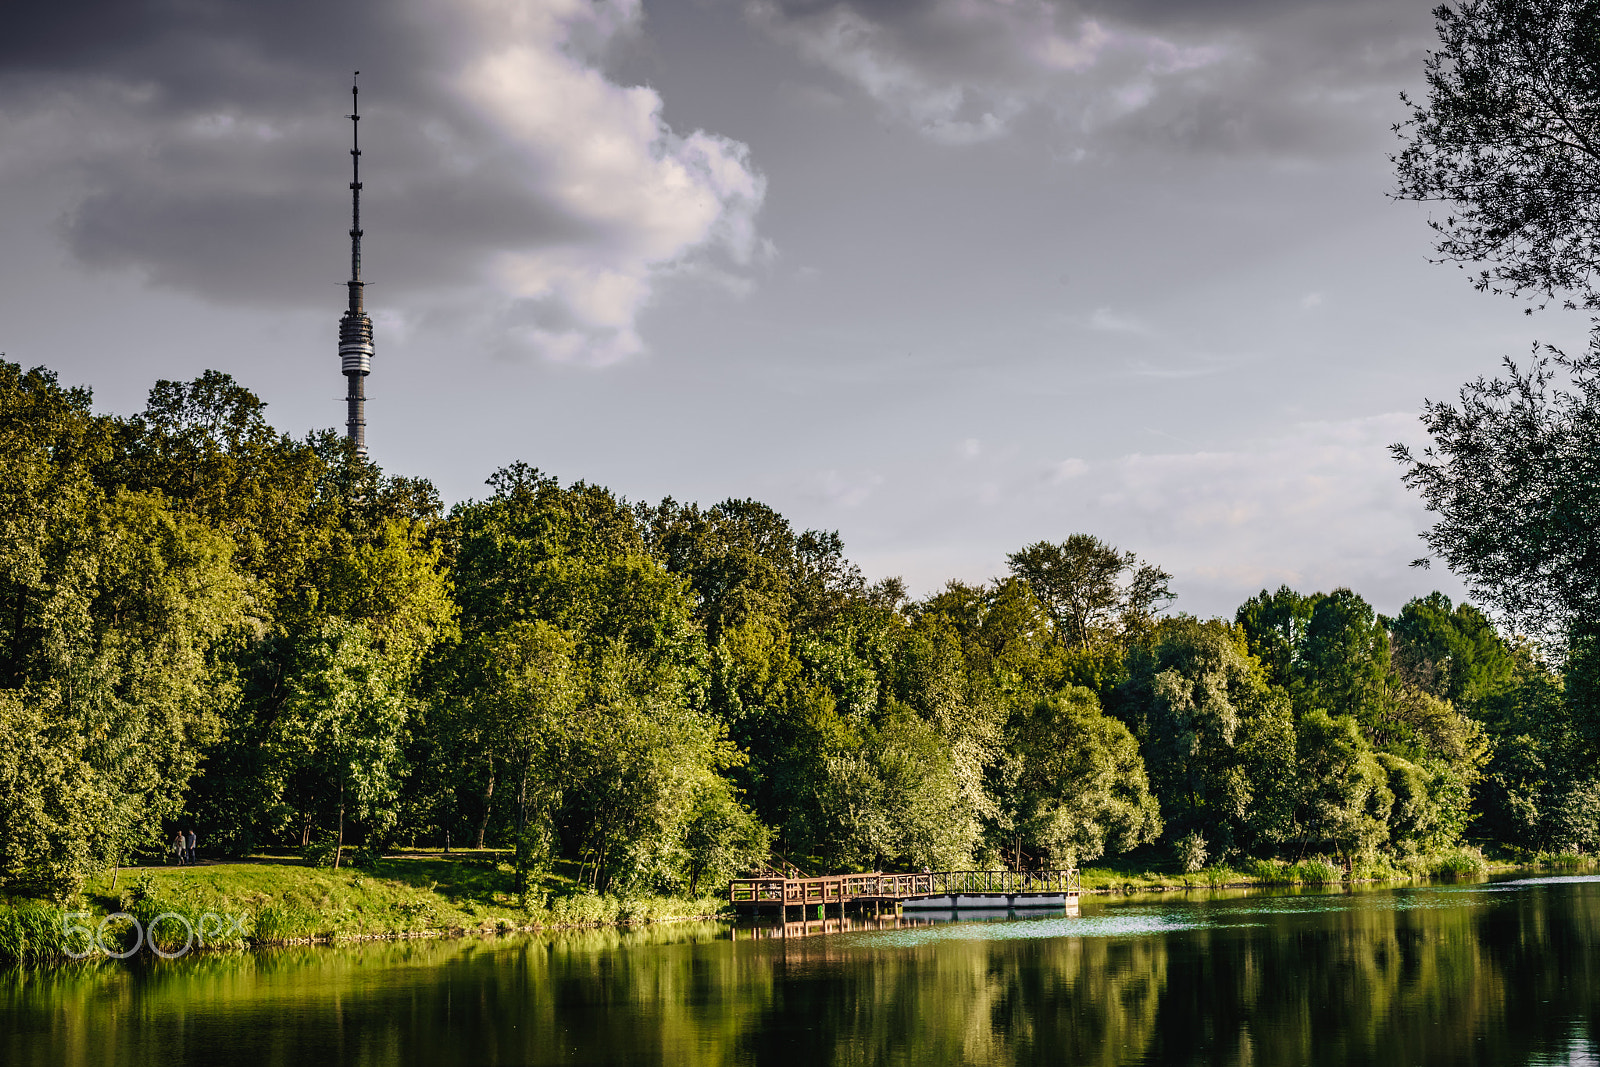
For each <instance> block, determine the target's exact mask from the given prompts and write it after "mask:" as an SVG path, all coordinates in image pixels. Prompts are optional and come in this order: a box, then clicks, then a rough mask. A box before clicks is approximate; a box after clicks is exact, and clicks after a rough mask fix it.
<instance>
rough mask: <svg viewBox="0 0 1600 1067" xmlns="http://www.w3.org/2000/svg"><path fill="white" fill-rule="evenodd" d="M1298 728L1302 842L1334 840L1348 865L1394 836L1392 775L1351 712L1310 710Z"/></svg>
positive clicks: (1334, 848)
mask: <svg viewBox="0 0 1600 1067" xmlns="http://www.w3.org/2000/svg"><path fill="white" fill-rule="evenodd" d="M1297 733H1298V736H1297V738H1296V748H1297V756H1298V760H1299V773H1298V776H1297V777H1298V779H1299V782H1300V784H1301V791H1300V796H1299V798H1298V799H1299V804H1298V808H1297V821H1298V823H1299V826H1300V835H1301V844H1302V847H1304V846H1305V845H1308V844H1310V845H1319V846H1321V845H1329V846H1331V847H1332V848H1333V850H1334V851H1335V852H1337V853H1338V854H1339V856H1341V857H1342V858H1343V859H1344V861H1345V866H1346V867H1347V868H1348V867H1349V866H1350V865H1351V864H1352V863H1353V861H1354V860H1355V859H1356V858H1358V857H1360V856H1364V855H1370V854H1372V853H1373V852H1375V851H1376V850H1377V848H1378V846H1380V845H1381V844H1383V842H1384V841H1385V840H1386V839H1387V838H1388V836H1389V826H1388V819H1389V814H1390V809H1391V808H1392V807H1393V805H1394V793H1393V792H1392V791H1391V790H1390V789H1389V785H1388V778H1389V776H1388V774H1386V773H1385V771H1384V768H1383V766H1382V764H1380V763H1379V762H1378V759H1377V756H1376V754H1375V753H1374V752H1373V751H1372V746H1371V745H1369V744H1368V743H1367V739H1366V738H1365V737H1363V736H1362V735H1361V729H1360V727H1359V726H1357V725H1356V721H1355V719H1353V718H1351V717H1350V716H1348V715H1338V716H1330V715H1329V714H1328V713H1327V712H1325V711H1322V710H1320V709H1318V710H1313V711H1310V712H1307V713H1306V714H1305V715H1304V716H1302V717H1301V719H1300V724H1299V729H1298V731H1297Z"/></svg>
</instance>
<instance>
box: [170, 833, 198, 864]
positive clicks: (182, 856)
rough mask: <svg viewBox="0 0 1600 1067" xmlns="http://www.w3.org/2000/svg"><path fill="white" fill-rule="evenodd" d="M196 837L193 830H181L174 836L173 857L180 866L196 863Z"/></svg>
mask: <svg viewBox="0 0 1600 1067" xmlns="http://www.w3.org/2000/svg"><path fill="white" fill-rule="evenodd" d="M195 845H196V841H195V836H194V831H193V830H188V831H185V830H179V831H178V832H177V833H175V834H173V835H172V855H173V858H174V859H175V860H176V861H177V863H178V866H180V867H182V866H184V865H185V864H193V863H194V850H195Z"/></svg>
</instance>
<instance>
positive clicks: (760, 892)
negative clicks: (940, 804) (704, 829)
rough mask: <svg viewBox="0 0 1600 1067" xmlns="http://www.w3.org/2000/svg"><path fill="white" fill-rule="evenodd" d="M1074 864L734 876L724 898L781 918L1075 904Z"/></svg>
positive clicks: (746, 909) (739, 906)
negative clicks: (794, 912) (850, 910)
mask: <svg viewBox="0 0 1600 1067" xmlns="http://www.w3.org/2000/svg"><path fill="white" fill-rule="evenodd" d="M1078 892H1079V883H1078V871H1077V869H1076V868H1073V869H1070V870H1062V871H935V872H928V873H924V874H880V873H878V872H873V873H871V874H834V875H825V876H823V877H820V878H736V879H734V881H733V884H732V885H731V886H729V888H728V900H729V902H730V903H732V904H733V906H734V907H735V908H736V909H738V910H739V911H740V912H743V913H745V914H747V915H753V914H759V913H760V912H762V911H764V910H768V909H770V910H771V911H773V912H774V913H776V914H778V915H780V916H782V917H783V918H784V919H787V918H788V917H789V909H790V908H799V909H800V914H801V915H802V916H805V915H810V914H811V909H812V908H816V909H817V910H816V914H817V915H818V916H819V917H820V916H825V915H826V914H827V913H828V910H829V909H830V908H832V909H833V911H834V914H836V915H839V916H843V915H844V910H845V907H846V906H847V905H851V906H854V907H855V908H856V910H858V911H861V912H870V913H871V914H873V915H881V914H882V913H883V909H884V908H885V907H887V908H889V909H890V910H891V911H895V912H898V911H900V910H905V911H915V910H919V909H934V910H941V911H954V910H966V909H976V908H985V909H992V908H1004V909H1015V908H1042V907H1056V906H1062V907H1065V906H1066V905H1067V904H1069V903H1076V902H1077V899H1078Z"/></svg>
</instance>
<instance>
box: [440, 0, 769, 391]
mask: <svg viewBox="0 0 1600 1067" xmlns="http://www.w3.org/2000/svg"><path fill="white" fill-rule="evenodd" d="M460 10H461V12H462V13H463V15H464V16H465V21H466V22H467V23H468V32H469V33H470V35H471V36H470V39H469V42H468V45H467V47H466V48H465V49H463V51H464V61H463V62H462V63H460V65H459V67H458V68H457V69H456V70H454V71H452V72H451V74H452V75H453V76H452V77H451V78H450V79H449V88H450V91H451V92H453V93H454V94H455V95H456V96H457V97H458V98H459V99H460V100H461V101H462V102H463V103H464V104H465V105H466V106H467V107H468V108H470V109H473V110H475V111H476V112H477V113H479V114H481V115H482V116H483V117H484V118H485V119H486V120H487V122H488V123H490V124H491V125H492V126H493V128H495V129H497V130H498V131H499V132H500V134H501V136H502V137H503V139H504V141H503V143H504V145H505V146H506V148H507V149H508V150H509V151H510V152H512V153H514V154H515V155H516V156H517V157H518V158H519V162H520V167H521V170H522V173H523V174H524V175H525V176H526V180H527V194H528V196H529V197H530V198H532V199H540V200H544V201H547V202H549V203H551V204H553V205H554V206H555V207H556V209H557V210H558V211H559V212H560V213H561V215H562V216H564V217H565V218H567V219H569V220H573V221H575V222H576V223H577V224H578V226H579V228H580V232H581V234H582V236H581V238H580V239H579V240H575V241H570V242H560V243H548V244H542V245H537V246H532V247H508V248H504V249H501V250H499V251H498V252H497V253H496V254H495V255H494V256H493V257H491V259H490V260H489V262H488V263H487V264H486V267H487V269H488V272H489V276H490V278H491V280H492V281H493V283H494V284H495V285H496V287H497V288H498V289H500V291H502V292H503V293H505V294H506V295H507V296H508V297H510V298H512V299H513V300H517V301H531V302H534V304H535V306H538V305H545V304H550V305H554V306H555V307H556V308H557V309H559V311H560V312H561V314H560V315H559V316H558V317H557V321H556V322H555V324H552V323H551V322H550V321H548V320H546V319H545V318H544V317H541V316H540V315H539V314H538V313H537V312H535V314H534V316H533V321H532V322H531V323H528V324H527V325H525V326H522V327H521V328H520V333H521V335H522V336H523V337H524V338H526V339H527V340H528V341H529V342H530V343H531V344H533V345H534V346H535V347H536V348H538V349H539V350H541V351H542V352H544V353H545V354H547V355H549V356H552V357H554V358H558V359H563V360H570V359H581V360H588V361H592V362H596V363H606V362H612V361H614V360H617V359H621V358H624V357H626V356H630V355H633V354H635V353H636V352H638V351H640V350H641V349H642V348H643V342H642V340H641V339H640V338H639V336H638V333H637V331H636V328H635V320H636V318H637V315H638V312H639V310H640V308H641V307H642V306H643V305H644V304H645V303H646V302H647V301H648V300H649V297H650V293H651V283H652V278H653V276H654V275H655V274H656V272H658V271H659V270H661V269H663V268H668V267H671V266H673V265H675V264H678V263H680V262H682V261H683V260H684V259H685V258H686V257H687V256H690V255H692V254H694V253H695V252H697V251H699V250H702V249H706V248H711V247H714V248H717V249H719V250H720V251H722V252H723V253H724V254H726V255H727V256H728V257H729V258H731V259H732V260H733V261H734V262H735V263H738V264H747V263H748V262H749V260H750V257H751V254H752V252H753V250H754V247H755V241H756V230H755V213H756V210H757V209H758V208H759V207H760V205H761V200H762V196H763V194H764V192H765V181H764V179H763V178H762V177H761V175H760V174H759V173H757V172H756V171H755V169H754V168H753V166H752V165H751V163H750V159H749V152H748V150H747V149H746V147H745V146H744V145H742V144H740V143H738V142H736V141H732V140H729V139H728V138H726V137H720V136H718V135H716V134H711V133H707V132H705V131H703V130H696V131H694V132H693V133H691V134H688V135H687V136H684V135H680V134H678V133H675V132H674V131H673V130H672V129H671V128H670V127H668V126H667V124H666V123H665V122H664V121H663V119H662V117H661V106H662V101H661V97H660V95H659V94H657V93H656V92H655V91H654V90H652V89H649V88H645V87H643V86H631V87H627V86H620V85H617V84H615V83H613V82H611V81H609V80H607V78H606V77H605V76H604V74H602V72H601V71H600V70H599V69H597V68H596V67H595V66H592V65H590V64H589V63H586V62H584V61H583V60H582V59H580V58H579V56H580V54H581V53H580V48H579V47H578V45H579V42H580V41H581V42H583V43H584V44H585V45H587V47H590V48H594V47H600V48H603V47H604V46H605V44H607V43H608V42H609V40H610V38H612V37H614V36H615V35H617V34H618V33H620V32H623V31H624V30H627V29H629V28H631V27H632V26H633V25H634V24H635V23H636V22H637V21H638V18H639V15H640V8H639V3H638V0H614V2H611V3H600V4H590V3H587V2H585V0H520V2H508V0H473V2H472V3H469V4H466V5H463V6H462V7H461V8H460Z"/></svg>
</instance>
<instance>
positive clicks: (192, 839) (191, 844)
mask: <svg viewBox="0 0 1600 1067" xmlns="http://www.w3.org/2000/svg"><path fill="white" fill-rule="evenodd" d="M188 844H189V866H191V867H192V866H194V846H195V836H194V831H193V830H190V831H189V842H188Z"/></svg>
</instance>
